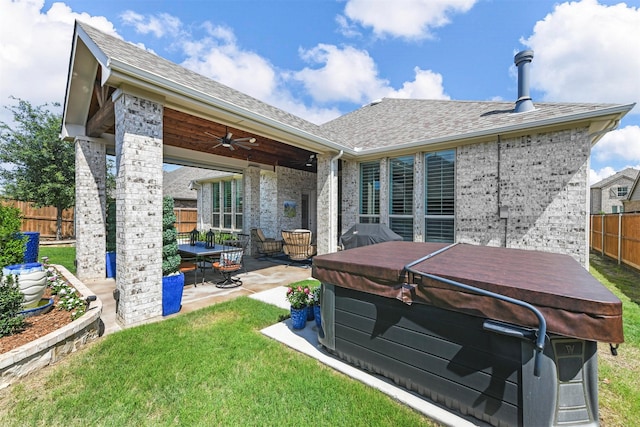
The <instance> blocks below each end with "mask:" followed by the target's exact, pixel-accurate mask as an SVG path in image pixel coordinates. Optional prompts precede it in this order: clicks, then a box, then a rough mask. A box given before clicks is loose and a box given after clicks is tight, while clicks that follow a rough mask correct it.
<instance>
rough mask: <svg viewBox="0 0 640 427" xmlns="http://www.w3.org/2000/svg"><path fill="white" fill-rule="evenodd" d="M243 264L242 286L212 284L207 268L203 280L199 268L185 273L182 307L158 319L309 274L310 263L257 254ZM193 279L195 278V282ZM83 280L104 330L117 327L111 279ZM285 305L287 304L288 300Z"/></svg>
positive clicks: (212, 273)
mask: <svg viewBox="0 0 640 427" xmlns="http://www.w3.org/2000/svg"><path fill="white" fill-rule="evenodd" d="M245 266H246V269H247V272H246V273H245V272H244V271H241V272H240V274H238V275H237V277H238V278H239V279H241V280H242V286H239V287H236V288H230V289H220V288H217V287H216V285H215V282H217V281H220V280H221V279H222V277H221V276H220V274H218V273H217V272H215V271H214V270H212V269H211V268H207V269H205V270H204V283H203V280H202V271H201V270H198V271H197V273H194V272H188V273H185V279H184V282H185V287H184V292H183V295H182V309H181V310H180V312H178V313H176V314H172V315H170V316H166V317H163V318H162V319H165V318H170V317H173V316H179V315H180V314H182V313H188V312H190V311H194V310H198V309H200V308H203V307H207V306H210V305H212V304H216V303H218V302H222V301H226V300H229V299H232V298H236V297H238V296H242V295H253V294H256V293H258V292H261V291H266V290H269V289H273V288H277V287H281V286H286V285H288V284H289V283H292V282H297V281H299V280H304V279H308V278H309V277H311V268H310V267H309V268H304V267H301V266H299V265H286V264H281V263H277V262H274V261H268V260H266V259H261V258H252V257H245ZM194 274H197V276H194ZM194 280H195V281H196V285H195V286H194ZM84 284H85V285H86V286H87V287H88V288H89V289H90V290H91V291H92V292H94V293H95V295H96V296H97V297H98V298H100V300H101V301H102V304H103V306H102V315H101V318H102V321H103V322H104V328H105V329H104V334H105V335H106V334H110V333H112V332H115V331H119V330H121V329H122V327H121V325H120V324H118V323H117V322H116V301H115V300H114V298H113V290H114V289H115V288H116V281H115V279H101V280H85V281H84ZM282 299H283V301H282V304H287V302H286V300H285V299H284V295H282ZM283 307H284V305H283ZM286 307H287V308H288V304H287V305H286Z"/></svg>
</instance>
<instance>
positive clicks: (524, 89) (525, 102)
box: [513, 50, 535, 113]
mask: <svg viewBox="0 0 640 427" xmlns="http://www.w3.org/2000/svg"><path fill="white" fill-rule="evenodd" d="M532 59H533V51H532V50H523V51H522V52H519V53H518V54H517V55H516V56H515V57H514V58H513V62H514V63H515V64H516V67H518V100H517V101H516V108H515V110H514V112H516V113H524V112H526V111H531V110H535V107H534V106H533V102H532V101H531V96H530V95H529V64H530V63H531V60H532Z"/></svg>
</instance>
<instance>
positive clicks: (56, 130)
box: [0, 97, 75, 239]
mask: <svg viewBox="0 0 640 427" xmlns="http://www.w3.org/2000/svg"><path fill="white" fill-rule="evenodd" d="M12 99H15V100H17V101H18V105H12V106H5V108H7V109H8V110H10V111H11V112H12V113H13V121H14V122H15V125H14V127H13V128H12V127H11V126H9V125H8V124H6V123H4V122H0V179H2V180H3V181H4V182H3V184H4V193H5V195H6V196H7V197H10V198H13V199H16V200H21V201H28V202H32V203H34V205H35V206H36V207H43V206H55V208H56V210H57V213H56V237H57V238H58V239H60V238H61V237H62V211H63V210H64V209H68V208H70V207H72V206H73V205H74V204H75V148H74V145H73V144H70V143H68V142H64V141H62V140H61V139H60V137H59V134H60V128H61V116H60V114H56V113H53V112H51V111H49V109H48V108H47V107H48V104H44V105H40V106H36V107H34V106H32V105H31V104H30V103H29V102H28V101H24V100H22V99H19V98H13V97H12ZM51 106H53V107H59V106H60V104H58V103H54V104H52V105H51ZM2 163H5V164H6V167H2V165H1V164H2Z"/></svg>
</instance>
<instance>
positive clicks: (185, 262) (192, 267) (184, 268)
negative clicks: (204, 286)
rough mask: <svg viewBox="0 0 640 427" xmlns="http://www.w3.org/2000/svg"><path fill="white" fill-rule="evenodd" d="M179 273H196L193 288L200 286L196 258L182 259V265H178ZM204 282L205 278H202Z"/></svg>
mask: <svg viewBox="0 0 640 427" xmlns="http://www.w3.org/2000/svg"><path fill="white" fill-rule="evenodd" d="M178 271H179V272H180V273H187V272H189V271H194V272H195V273H194V274H193V287H194V288H196V287H197V286H198V264H197V262H196V260H195V258H182V260H181V261H180V265H178ZM202 281H203V282H204V276H202Z"/></svg>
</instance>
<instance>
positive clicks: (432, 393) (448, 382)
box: [319, 283, 598, 426]
mask: <svg viewBox="0 0 640 427" xmlns="http://www.w3.org/2000/svg"><path fill="white" fill-rule="evenodd" d="M322 286H323V304H322V321H323V329H327V328H325V327H324V325H325V324H326V323H328V322H331V323H332V324H333V325H332V326H333V330H334V335H333V336H329V335H328V334H327V333H324V334H321V336H320V337H319V341H320V343H321V344H323V345H324V346H325V347H326V348H327V349H328V350H330V351H331V352H333V353H335V354H336V355H338V356H339V357H341V358H343V359H345V360H346V361H348V362H349V363H352V364H354V365H356V366H359V367H361V368H363V369H366V370H368V371H371V372H374V373H376V374H381V375H383V376H385V377H388V378H390V379H393V381H395V382H396V383H397V384H399V385H401V386H403V387H406V388H407V389H409V390H412V391H415V392H418V393H419V394H421V395H423V396H425V397H427V398H430V399H432V400H433V401H435V402H438V403H441V404H444V405H445V406H447V407H449V408H451V409H455V410H457V411H459V412H460V413H462V414H465V415H471V416H473V417H476V418H478V419H480V420H483V421H485V422H488V423H490V424H492V425H495V426H503V425H504V426H541V425H545V426H546V425H562V424H563V423H569V422H571V423H576V424H577V423H580V425H597V420H598V409H597V408H598V403H597V356H596V350H597V347H596V343H595V342H593V341H584V340H577V339H571V338H563V337H558V336H552V337H551V338H550V343H549V344H548V345H547V346H545V351H544V354H543V359H542V366H541V375H540V376H539V377H536V376H534V374H533V356H534V352H535V348H534V345H533V344H532V342H531V341H529V340H521V339H517V338H513V337H508V336H504V335H500V334H496V333H494V332H491V331H487V330H485V329H484V323H485V320H484V319H481V318H478V317H473V316H469V315H466V314H462V313H456V312H454V311H450V310H443V309H440V308H437V307H433V306H429V305H424V304H415V305H411V306H408V307H407V306H406V305H404V304H403V303H402V302H400V301H398V300H393V299H389V298H384V297H380V296H377V295H373V294H367V293H363V292H360V291H355V290H352V289H346V288H342V287H339V286H333V285H332V284H327V283H323V284H322ZM330 298H332V299H333V304H331V303H329V301H327V303H325V301H326V300H328V299H330ZM332 306H333V309H330V308H331V307H332ZM509 326H511V325H509Z"/></svg>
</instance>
